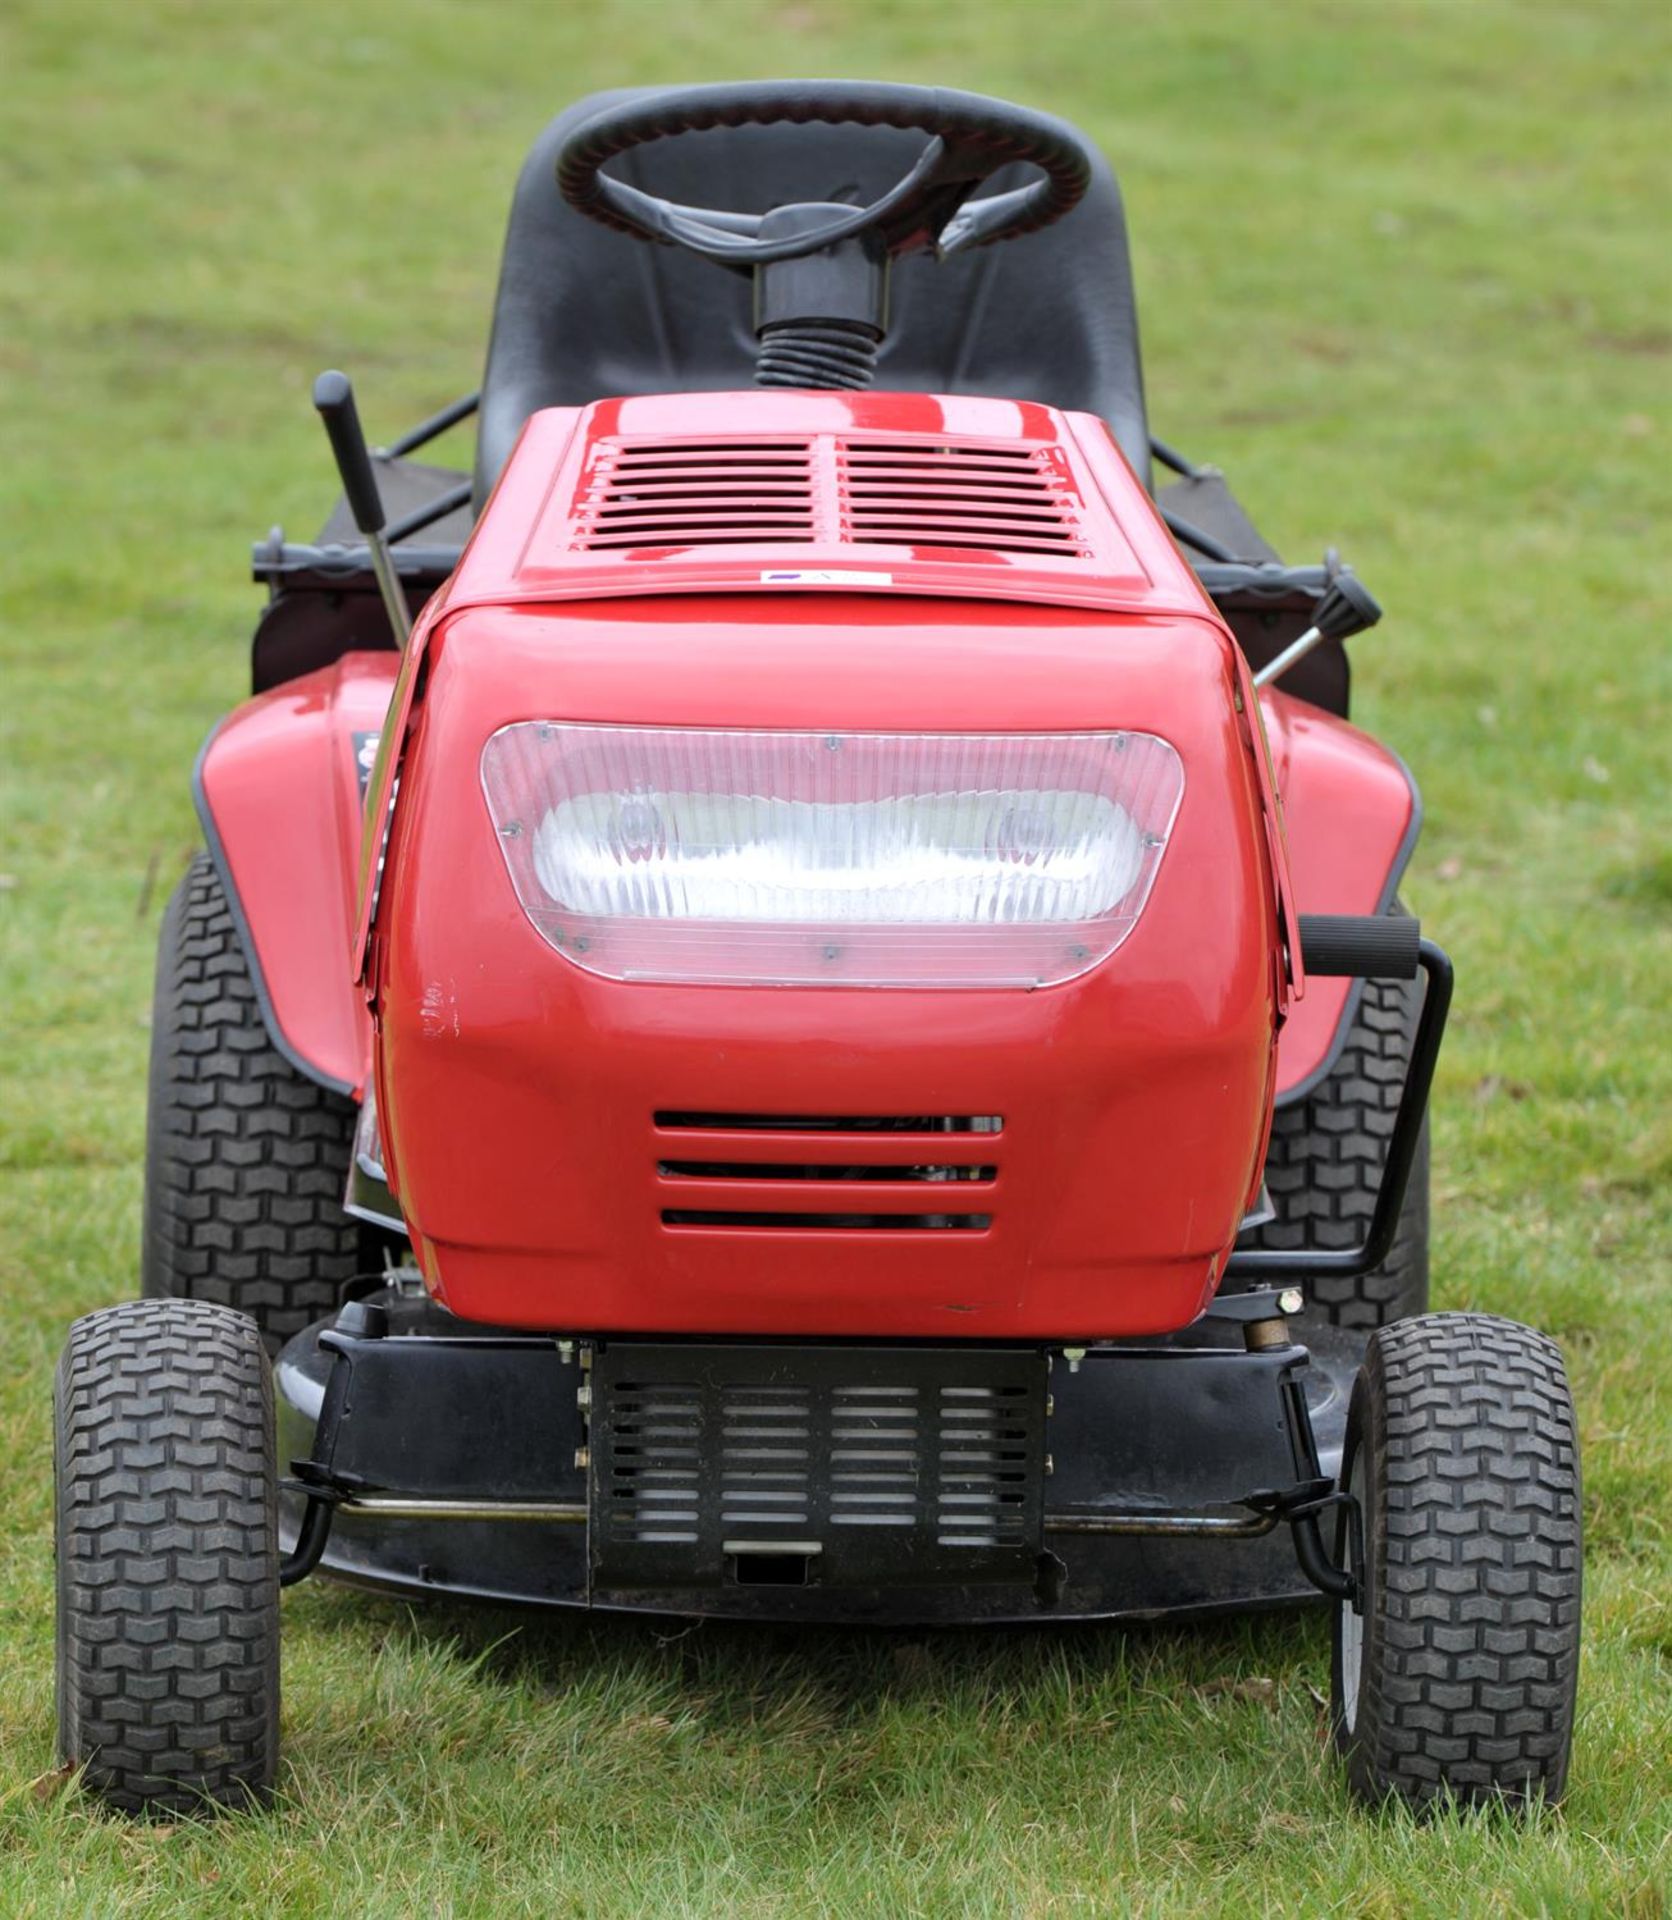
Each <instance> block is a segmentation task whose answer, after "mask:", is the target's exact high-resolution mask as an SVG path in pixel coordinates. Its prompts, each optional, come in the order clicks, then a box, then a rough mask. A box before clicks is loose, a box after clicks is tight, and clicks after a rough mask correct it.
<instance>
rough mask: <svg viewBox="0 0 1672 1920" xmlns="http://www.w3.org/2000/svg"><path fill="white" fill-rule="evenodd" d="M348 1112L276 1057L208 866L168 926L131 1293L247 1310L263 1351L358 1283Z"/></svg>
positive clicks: (201, 859)
mask: <svg viewBox="0 0 1672 1920" xmlns="http://www.w3.org/2000/svg"><path fill="white" fill-rule="evenodd" d="M354 1122H355V1108H354V1104H353V1102H352V1101H351V1100H349V1099H348V1098H347V1097H346V1096H344V1095H342V1094H339V1093H334V1092H332V1091H331V1089H329V1088H328V1087H322V1086H320V1085H319V1084H318V1083H317V1082H315V1081H313V1080H310V1079H309V1078H308V1077H307V1076H306V1075H305V1074H303V1073H301V1072H299V1071H298V1070H297V1069H296V1068H295V1067H293V1066H292V1065H291V1064H290V1062H289V1061H288V1060H286V1059H285V1058H284V1056H283V1055H282V1054H281V1053H280V1052H279V1051H278V1049H277V1048H276V1047H275V1046H274V1045H273V1042H272V1038H271V1036H270V1035H269V1034H268V1031H267V1025H266V1022H265V1021H264V1020H263V1018H262V1013H261V1006H260V1003H259V1001H258V999H257V997H256V991H255V983H254V981H253V979H252V978H251V975H250V968H249V962H248V960H247V959H246V957H245V954H244V947H243V942H242V940H241V939H240V937H239V933H238V929H237V926H236V925H235V923H234V921H233V918H232V913H231V910H230V908H229V906H228V904H227V899H226V893H225V890H224V888H223V887H222V885H221V880H220V876H219V874H218V873H217V872H216V870H215V866H214V863H213V861H211V860H210V859H209V857H208V856H207V855H206V854H198V855H197V856H195V857H194V859H193V860H192V863H191V865H190V866H189V867H188V869H187V871H186V875H185V877H184V879H183V880H182V881H181V882H180V885H179V887H178V888H177V889H176V891H175V893H174V897H173V898H172V899H171V900H170V902H169V905H168V910H167V912H166V913H165V914H164V916H163V924H162V932H161V935H160V938H159V940H158V949H157V987H156V998H155V1003H154V1008H153V1013H152V1029H151V1082H150V1104H149V1116H148V1123H147V1133H146V1164H145V1228H144V1239H143V1251H142V1256H141V1259H142V1288H141V1290H142V1291H143V1292H144V1294H145V1295H146V1296H147V1297H148V1298H151V1299H167V1298H172V1299H189V1300H209V1301H213V1302H216V1303H218V1304H219V1305H222V1306H229V1307H236V1308H238V1309H239V1310H240V1311H241V1312H244V1313H247V1314H249V1315H250V1316H251V1317H252V1318H253V1319H254V1320H255V1321H256V1323H257V1325H258V1326H259V1327H260V1328H261V1331H262V1334H263V1336H264V1337H265V1339H266V1341H267V1344H268V1346H269V1348H270V1349H272V1350H275V1351H276V1350H277V1348H278V1347H280V1346H281V1345H283V1343H284V1342H285V1341H286V1340H288V1339H289V1338H290V1336H291V1335H292V1334H294V1333H299V1332H300V1331H301V1330H302V1328H303V1327H305V1326H307V1325H308V1324H309V1322H311V1321H314V1320H317V1319H320V1318H322V1317H323V1316H324V1315H326V1314H328V1313H330V1312H332V1311H333V1310H334V1309H335V1308H336V1307H337V1305H338V1304H339V1303H340V1301H341V1299H342V1297H343V1289H344V1287H345V1285H346V1283H347V1282H348V1281H349V1280H351V1279H352V1278H353V1277H354V1275H355V1274H356V1272H358V1270H359V1267H360V1264H361V1261H360V1231H359V1227H358V1225H357V1223H356V1222H355V1221H354V1220H352V1219H351V1218H350V1217H349V1216H348V1215H347V1214H345V1213H344V1212H343V1206H342V1199H343V1188H344V1185H345V1182H346V1180H347V1176H348V1167H349V1158H350V1155H351V1153H352V1152H353V1142H354Z"/></svg>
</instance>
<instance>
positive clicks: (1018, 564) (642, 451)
mask: <svg viewBox="0 0 1672 1920" xmlns="http://www.w3.org/2000/svg"><path fill="white" fill-rule="evenodd" d="M807 593H815V594H821V595H828V594H864V595H887V596H897V595H932V596H934V597H936V598H938V599H942V600H946V599H953V600H957V599H975V600H985V601H994V600H997V601H1010V602H1021V603H1031V604H1033V605H1035V606H1039V607H1075V608H1082V609H1088V610H1097V611H1103V612H1109V613H1119V614H1123V615H1127V616H1137V617H1144V616H1150V617H1154V618H1157V619H1167V618H1172V619H1178V618H1180V617H1185V618H1188V619H1191V620H1205V621H1207V622H1209V623H1211V624H1212V625H1213V626H1215V627H1218V628H1220V630H1221V632H1224V629H1223V627H1222V624H1221V622H1220V620H1219V616H1218V614H1217V612H1216V611H1215V610H1214V608H1213V605H1212V603H1211V602H1210V601H1209V600H1208V599H1207V597H1206V595H1205V594H1204V593H1203V592H1202V589H1201V586H1200V584H1199V583H1198V581H1197V580H1196V577H1195V575H1194V574H1193V573H1192V572H1191V570H1190V568H1189V567H1188V566H1187V565H1186V564H1185V562H1184V560H1183V559H1182V558H1181V556H1180V555H1179V553H1178V550H1177V548H1176V547H1175V546H1174V545H1173V542H1172V538H1171V536H1170V535H1169V534H1168V532H1167V530H1166V528H1165V527H1164V526H1163V525H1162V523H1161V521H1160V519H1159V518H1158V516H1157V514H1156V511H1155V507H1154V505H1153V503H1152V502H1151V500H1150V498H1149V496H1148V494H1147V493H1146V492H1145V490H1144V488H1143V486H1142V484H1141V483H1140V482H1139V481H1138V480H1137V478H1136V477H1135V476H1134V475H1133V473H1132V471H1131V469H1130V468H1129V467H1128V466H1127V464H1126V462H1125V460H1124V459H1123V458H1122V457H1121V455H1120V453H1119V451H1118V449H1117V448H1116V446H1115V444H1114V442H1113V440H1112V439H1111V438H1110V435H1109V431H1108V429H1107V427H1105V426H1104V424H1103V423H1102V421H1100V420H1097V419H1095V418H1094V417H1093V416H1091V415H1089V414H1065V413H1059V412H1057V411H1056V409H1054V408H1051V407H1044V406H1038V405H1035V404H1033V403H1031V402H1017V401H1008V400H991V399H983V398H978V397H968V396H945V395H926V394H892V393H823V392H789V391H785V392H781V393H772V392H765V393H763V392H746V393H702V394H666V395H655V396H650V397H645V398H637V399H626V400H607V401H599V402H597V403H596V404H594V405H593V406H590V407H586V408H583V409H578V410H577V409H564V408H553V409H549V410H547V411H545V412H541V413H537V414H535V415H534V416H533V417H532V418H531V419H530V421H529V423H528V425H527V427H526V428H525V429H524V431H523V435H522V438H521V440H520V441H519V442H518V444H517V447H516V450H515V451H514V452H513V454H512V456H511V458H510V460H509V462H508V463H507V465H506V467H505V471H504V473H503V474H502V475H501V477H500V481H499V484H498V486H497V487H496V488H495V490H494V494H493V497H492V498H491V500H490V501H489V503H488V505H487V508H486V509H485V511H484V513H483V515H482V518H481V520H480V521H479V523H478V525H477V528H476V531H475V533H474V535H473V536H472V538H471V541H470V544H469V545H468V546H467V548H466V549H465V553H464V557H463V559H462V561H461V562H460V565H459V569H458V571H457V573H456V574H455V575H454V576H453V579H452V580H451V581H450V582H449V584H448V586H447V587H446V588H445V589H444V590H443V591H442V593H440V594H438V595H437V596H436V598H435V599H434V600H432V601H431V602H430V605H429V607H428V608H427V609H426V611H425V615H424V618H423V619H422V620H421V621H420V622H419V625H418V627H417V629H416V630H415V631H414V633H413V636H412V639H411V641H410V642H409V644H408V647H407V652H406V657H405V659H404V661H403V663H402V668H401V674H400V678H399V680H398V682H397V685H396V688H395V694H394V698H393V701H392V702H391V706H390V712H389V719H388V724H387V726H386V728H385V732H384V737H383V742H382V747H381V750H380V756H379V762H378V766H377V769H376V771H375V772H374V775H373V780H372V792H371V795H370V811H369V813H368V818H369V819H371V820H374V821H378V822H380V823H381V827H380V830H379V831H376V832H373V833H370V834H368V835H367V838H366V845H365V848H364V850H363V854H362V864H361V875H360V912H359V917H358V924H357V928H356V933H355V942H354V966H355V975H356V978H359V977H362V976H363V974H364V970H365V960H366V947H367V942H368V939H369V935H370V927H371V921H372V918H373V916H374V913H375V909H376V888H375V885H374V880H375V876H376V874H377V873H378V871H379V870H380V866H381V862H382V859H383V855H384V850H385V846H386V840H387V829H388V821H389V817H390V813H391V810H392V807H393V800H394V795H395V792H396V789H397V783H398V776H399V767H400V760H401V756H402V754H403V753H404V750H405V744H406V739H407V734H408V729H409V726H410V722H411V717H412V702H413V693H414V689H415V687H416V686H417V685H418V683H419V679H420V669H421V666H422V663H423V661H424V659H425V656H426V653H427V650H428V648H429V645H430V642H431V640H432V638H433V637H434V635H435V634H436V633H437V632H438V631H440V630H441V629H442V628H443V627H444V626H448V625H450V624H451V623H452V622H454V621H455V620H457V619H459V618H460V617H461V616H464V615H467V614H468V613H469V612H470V611H471V610H472V609H483V608H490V607H496V608H520V607H528V606H530V605H546V606H556V605H561V604H563V603H566V602H576V601H586V600H596V599H600V598H604V597H608V596H621V595H637V596H645V595H654V596H657V597H658V598H665V597H667V596H674V595H699V594H701V595H715V594H726V595H736V594H748V595H762V594H768V595H779V596H783V595H805V594H807ZM1225 640H1226V648H1227V651H1228V653H1229V655H1230V657H1231V660H1232V662H1233V665H1232V669H1231V670H1232V672H1233V673H1234V674H1235V675H1237V676H1238V678H1239V680H1240V683H1241V684H1240V695H1239V705H1240V706H1241V708H1242V709H1243V710H1244V711H1245V712H1246V713H1250V714H1251V713H1252V712H1253V711H1254V694H1253V689H1252V687H1251V686H1250V684H1249V682H1248V678H1247V673H1246V669H1245V668H1244V666H1243V664H1242V658H1241V654H1240V652H1239V651H1238V649H1237V648H1236V646H1235V644H1234V643H1233V642H1232V641H1231V640H1230V637H1229V634H1228V633H1226V634H1225ZM947 669H948V674H949V675H951V674H954V673H956V672H957V670H958V663H956V662H952V661H949V662H948V663H947ZM966 670H967V666H966ZM949 685H950V681H949V680H948V681H947V682H945V683H943V688H944V687H945V686H949ZM778 724H786V723H785V722H779V723H778ZM920 724H930V725H937V724H938V725H940V726H953V725H955V724H956V723H955V721H953V720H952V719H951V718H950V717H949V714H948V713H947V711H946V710H944V708H943V709H942V711H941V713H940V716H939V717H938V718H930V719H926V720H925V721H923V722H920ZM1008 724H1010V725H1013V726H1020V725H1023V724H1025V723H1024V722H1022V721H1021V720H1019V719H1010V720H1009V721H1008ZM1255 757H1256V760H1257V763H1258V766H1257V773H1258V779H1259V782H1260V786H1261V792H1262V798H1263V802H1264V805H1265V808H1266V812H1267V817H1268V822H1269V833H1270V836H1271V843H1272V854H1273V861H1272V864H1273V867H1274V870H1275V872H1276V875H1277V885H1278V888H1279V893H1280V914H1281V918H1282V921H1283V924H1284V929H1285V945H1286V946H1287V948H1288V950H1289V952H1290V953H1291V955H1296V956H1298V949H1299V942H1298V939H1297V938H1295V937H1294V921H1293V908H1292V905H1291V902H1290V898H1289V890H1288V876H1287V868H1286V862H1285V859H1284V856H1283V853H1282V850H1281V839H1280V830H1279V828H1278V825H1277V818H1278V815H1277V808H1276V802H1275V797H1274V794H1273V791H1272V787H1271V779H1270V770H1269V767H1268V765H1267V763H1266V758H1265V756H1264V754H1259V755H1256V756H1255ZM1293 964H1294V967H1295V970H1296V979H1295V986H1296V988H1297V990H1298V988H1299V986H1300V981H1299V976H1298V969H1299V961H1298V957H1297V958H1296V959H1295V960H1294V963H1293Z"/></svg>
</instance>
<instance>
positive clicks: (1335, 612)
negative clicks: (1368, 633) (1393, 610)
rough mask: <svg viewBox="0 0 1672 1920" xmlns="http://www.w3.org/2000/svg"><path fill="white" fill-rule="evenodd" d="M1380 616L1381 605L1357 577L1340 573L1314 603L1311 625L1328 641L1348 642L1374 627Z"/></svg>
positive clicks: (1354, 574)
mask: <svg viewBox="0 0 1672 1920" xmlns="http://www.w3.org/2000/svg"><path fill="white" fill-rule="evenodd" d="M1381 617H1382V607H1381V602H1380V601H1379V600H1378V599H1377V598H1376V596H1375V595H1374V594H1373V593H1372V592H1371V591H1370V589H1369V588H1368V587H1367V586H1366V585H1365V584H1364V582H1363V581H1362V580H1361V579H1360V578H1359V577H1358V575H1357V574H1356V573H1347V572H1342V573H1338V574H1337V575H1336V576H1335V578H1334V579H1333V580H1332V581H1331V582H1330V587H1329V592H1328V593H1326V594H1325V595H1324V597H1323V599H1322V600H1320V601H1319V602H1318V605H1317V608H1316V610H1315V611H1314V613H1313V615H1312V624H1313V626H1315V627H1316V628H1317V629H1318V631H1319V632H1320V633H1323V634H1327V635H1328V636H1329V638H1330V639H1332V640H1350V639H1351V638H1352V636H1353V635H1354V634H1355V633H1363V631H1364V630H1365V628H1366V627H1373V626H1375V624H1376V622H1377V621H1378V620H1380V619H1381Z"/></svg>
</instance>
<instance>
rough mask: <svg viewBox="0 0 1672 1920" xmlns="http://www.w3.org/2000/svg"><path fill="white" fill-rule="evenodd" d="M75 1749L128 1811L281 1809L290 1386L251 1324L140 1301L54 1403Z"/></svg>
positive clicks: (85, 1356) (63, 1624) (103, 1325)
mask: <svg viewBox="0 0 1672 1920" xmlns="http://www.w3.org/2000/svg"><path fill="white" fill-rule="evenodd" d="M53 1430H54V1442H55V1444H54V1465H55V1470H56V1471H55V1479H56V1508H57V1547H58V1744H59V1757H60V1759H61V1760H62V1761H63V1762H64V1763H65V1764H66V1765H69V1766H78V1767H84V1768H85V1769H86V1775H85V1778H86V1782H87V1785H88V1786H89V1787H90V1788H91V1789H92V1790H93V1791H94V1792H95V1793H97V1794H98V1795H99V1796H100V1797H101V1798H103V1799H104V1800H106V1801H108V1802H109V1803H110V1804H111V1805H112V1806H115V1807H119V1808H121V1809H123V1810H124V1811H127V1812H133V1813H137V1812H149V1811H157V1812H163V1811H166V1812H173V1813H190V1812H204V1811H208V1810H212V1809H214V1808H217V1807H226V1806H238V1805H243V1804H247V1803H249V1802H251V1801H252V1800H259V1799H261V1798H263V1797H264V1796H265V1795H266V1793H267V1791H268V1789H269V1787H270V1786H271V1785H272V1781H273V1776H274V1772H275V1770H276V1767H277V1763H278V1749H279V1550H278V1531H277V1493H276V1485H275V1477H274V1464H273V1387H272V1378H271V1374H270V1371H269V1368H268V1365H267V1356H266V1353H265V1352H264V1350H263V1348H262V1344H261V1336H260V1334H259V1333H258V1332H257V1330H256V1327H255V1324H254V1322H253V1321H251V1320H249V1319H248V1318H246V1317H245V1316H244V1315H243V1314H240V1313H232V1312H230V1311H228V1310H227V1309H226V1308H224V1307H214V1306H208V1305H205V1304H203V1303H202V1302H199V1301H195V1300H135V1301H131V1302H129V1303H127V1304H126V1305H123V1306H119V1307H107V1308H105V1309H104V1310H103V1311H102V1312H99V1313H94V1314H89V1315H88V1316H87V1318H86V1319H84V1320H78V1321H77V1322H76V1323H75V1325H74V1326H73V1327H72V1328H71V1329H70V1337H69V1340H68V1341H67V1343H66V1344H65V1347H64V1353H63V1357H62V1358H61V1359H60V1361H59V1363H58V1374H57V1380H56V1383H55V1388H54V1394H53Z"/></svg>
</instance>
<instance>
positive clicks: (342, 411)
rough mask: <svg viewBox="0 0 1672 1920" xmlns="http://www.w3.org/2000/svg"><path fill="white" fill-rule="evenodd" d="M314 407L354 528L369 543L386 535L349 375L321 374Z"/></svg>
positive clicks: (314, 393)
mask: <svg viewBox="0 0 1672 1920" xmlns="http://www.w3.org/2000/svg"><path fill="white" fill-rule="evenodd" d="M313 403H314V405H315V406H316V407H317V408H318V409H319V417H320V419H321V420H323V421H324V422H325V431H326V433H327V434H328V435H329V436H330V440H331V451H332V452H333V453H334V454H335V455H336V456H337V472H338V473H339V474H341V475H342V482H343V492H344V493H345V494H346V495H347V496H348V510H349V512H350V513H351V514H353V516H354V524H355V525H356V526H357V527H358V528H359V529H360V531H361V532H362V533H363V534H365V536H366V537H367V539H370V538H371V536H372V535H373V534H374V533H381V532H382V531H383V496H382V495H381V494H380V493H379V492H378V490H377V475H376V474H375V473H373V471H372V457H371V454H370V453H369V452H368V451H367V448H366V436H365V434H364V433H362V432H361V431H360V410H359V408H358V407H356V406H355V404H354V389H353V387H351V386H350V385H349V382H348V375H347V374H346V373H335V372H332V373H322V374H321V375H320V376H319V378H318V379H317V380H316V381H315V382H314V390H313Z"/></svg>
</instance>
